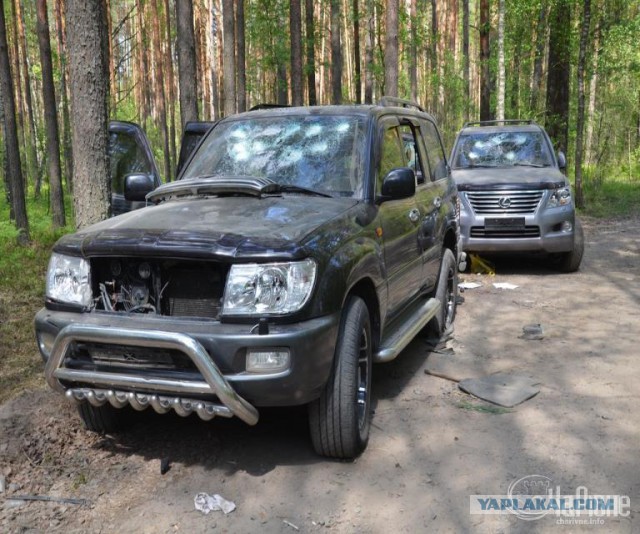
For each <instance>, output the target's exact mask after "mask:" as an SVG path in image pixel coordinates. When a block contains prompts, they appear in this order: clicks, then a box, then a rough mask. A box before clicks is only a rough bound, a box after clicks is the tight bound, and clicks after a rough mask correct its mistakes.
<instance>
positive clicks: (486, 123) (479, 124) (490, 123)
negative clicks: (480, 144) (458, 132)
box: [463, 119, 538, 128]
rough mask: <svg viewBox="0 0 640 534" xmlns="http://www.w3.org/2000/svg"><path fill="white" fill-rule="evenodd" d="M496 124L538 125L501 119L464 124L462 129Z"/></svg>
mask: <svg viewBox="0 0 640 534" xmlns="http://www.w3.org/2000/svg"><path fill="white" fill-rule="evenodd" d="M496 124H534V125H536V126H537V125H538V123H537V122H536V121H534V120H533V119H502V120H493V121H470V122H465V123H464V126H463V128H467V127H468V126H494V125H496Z"/></svg>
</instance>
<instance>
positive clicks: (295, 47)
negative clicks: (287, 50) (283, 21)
mask: <svg viewBox="0 0 640 534" xmlns="http://www.w3.org/2000/svg"><path fill="white" fill-rule="evenodd" d="M289 32H290V34H291V104H292V105H294V106H301V105H302V14H301V8H300V0H291V2H289Z"/></svg>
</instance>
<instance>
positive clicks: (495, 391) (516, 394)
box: [458, 373, 540, 408]
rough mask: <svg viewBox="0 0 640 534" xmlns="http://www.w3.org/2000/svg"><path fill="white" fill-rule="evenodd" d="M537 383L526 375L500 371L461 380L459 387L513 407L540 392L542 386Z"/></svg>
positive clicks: (493, 401)
mask: <svg viewBox="0 0 640 534" xmlns="http://www.w3.org/2000/svg"><path fill="white" fill-rule="evenodd" d="M535 384H538V382H537V381H536V380H533V379H531V378H529V377H526V376H519V375H507V374H502V373H498V374H495V375H490V376H484V377H482V378H467V379H465V380H461V381H460V383H459V384H458V387H459V388H460V389H461V390H462V391H464V392H466V393H469V394H470V395H473V396H474V397H478V398H479V399H483V400H486V401H489V402H492V403H493V404H497V405H498V406H504V407H505V408H513V407H514V406H517V405H518V404H521V403H523V402H524V401H526V400H529V399H530V398H532V397H534V396H536V395H537V394H538V393H540V388H537V387H534V385H535Z"/></svg>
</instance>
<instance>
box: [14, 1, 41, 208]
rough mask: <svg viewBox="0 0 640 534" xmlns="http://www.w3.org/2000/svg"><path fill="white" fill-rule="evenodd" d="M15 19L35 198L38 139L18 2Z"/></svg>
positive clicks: (38, 180)
mask: <svg viewBox="0 0 640 534" xmlns="http://www.w3.org/2000/svg"><path fill="white" fill-rule="evenodd" d="M15 9H16V19H17V25H18V38H19V46H20V48H21V52H20V57H21V60H22V61H21V64H22V76H23V79H24V99H25V100H24V107H25V108H26V110H27V121H28V128H27V129H26V130H25V132H24V135H25V139H26V140H27V147H26V148H27V169H28V172H29V175H30V176H31V177H32V178H33V179H34V180H35V196H36V197H39V196H40V187H41V184H42V172H41V169H40V162H39V160H38V151H37V147H38V139H37V135H36V131H37V130H36V121H35V117H34V113H33V110H34V103H33V99H32V97H31V75H30V74H29V59H28V56H27V39H26V37H25V32H24V15H23V13H22V7H21V5H20V0H16V1H15Z"/></svg>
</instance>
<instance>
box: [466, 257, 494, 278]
mask: <svg viewBox="0 0 640 534" xmlns="http://www.w3.org/2000/svg"><path fill="white" fill-rule="evenodd" d="M469 256H470V257H471V272H472V273H474V274H488V275H489V276H494V275H495V274H496V269H495V267H494V266H493V264H492V263H491V262H489V261H487V260H485V259H483V258H481V257H480V256H478V255H477V254H469Z"/></svg>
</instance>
